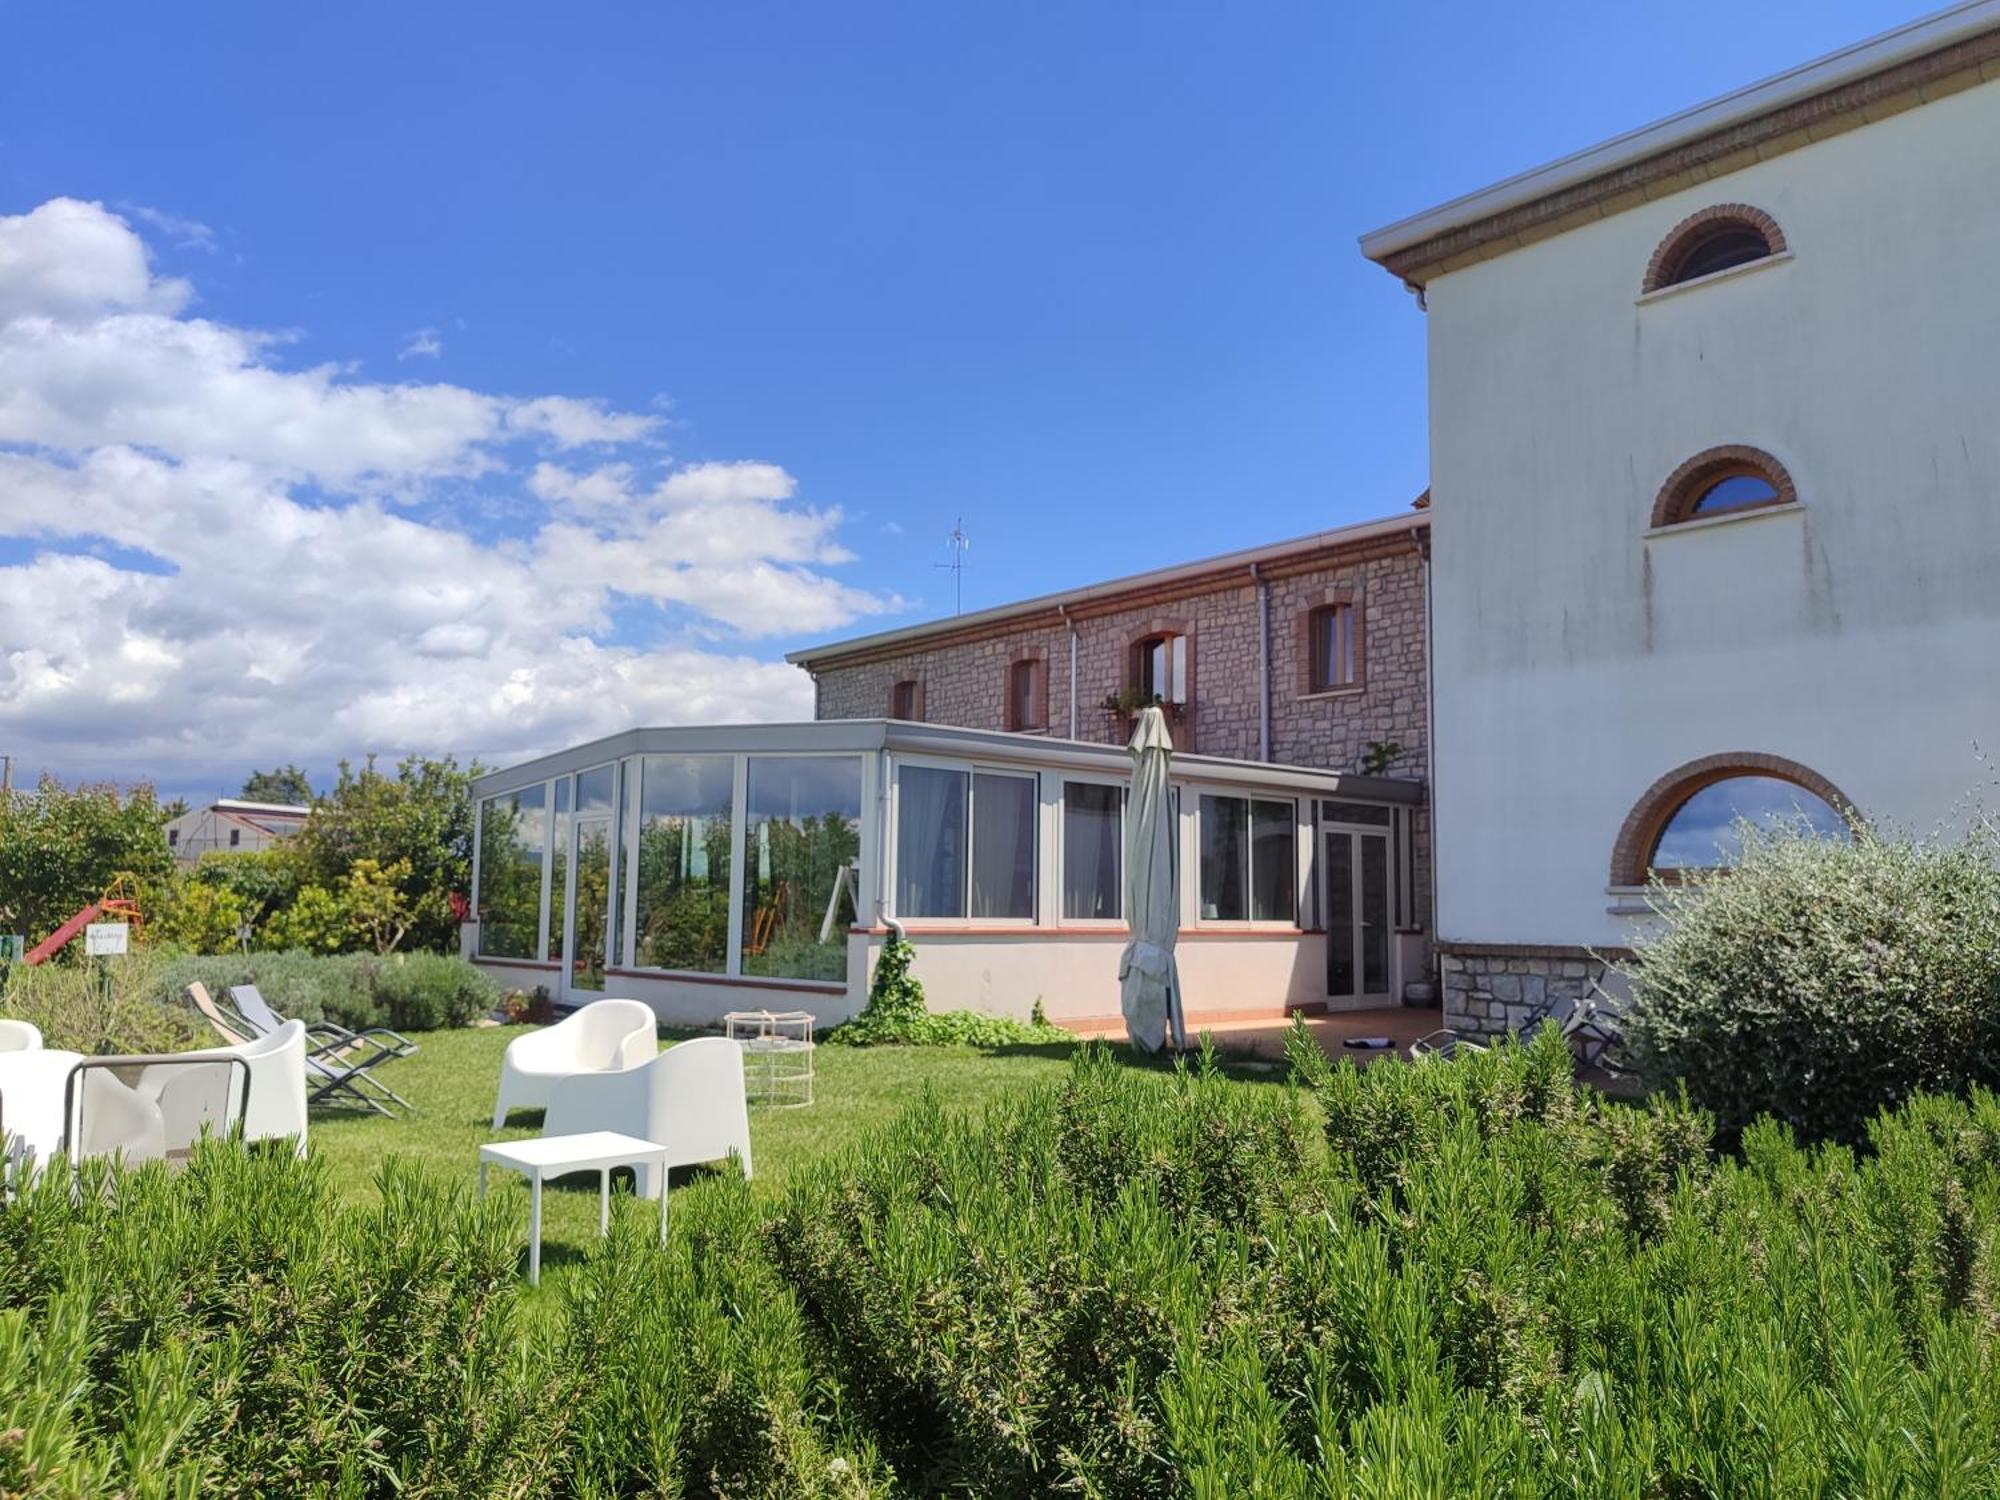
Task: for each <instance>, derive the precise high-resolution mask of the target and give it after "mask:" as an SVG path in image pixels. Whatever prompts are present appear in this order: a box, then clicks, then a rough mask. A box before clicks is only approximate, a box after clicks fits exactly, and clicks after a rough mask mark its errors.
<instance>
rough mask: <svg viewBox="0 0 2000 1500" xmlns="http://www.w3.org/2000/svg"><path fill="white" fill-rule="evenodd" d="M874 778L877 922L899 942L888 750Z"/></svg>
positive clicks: (899, 931) (900, 924) (901, 931)
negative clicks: (893, 903) (892, 890)
mask: <svg viewBox="0 0 2000 1500" xmlns="http://www.w3.org/2000/svg"><path fill="white" fill-rule="evenodd" d="M880 757H881V758H880V760H879V762H878V770H877V774H876V777H875V801H876V804H877V808H876V814H875V827H876V829H877V831H878V833H879V835H880V837H879V840H878V841H877V843H876V846H875V925H876V926H878V927H886V928H888V929H889V931H890V932H891V933H892V934H893V935H894V936H895V939H896V941H897V942H899V943H900V942H902V941H903V924H902V923H901V922H898V921H897V920H896V919H895V918H894V917H892V916H890V915H889V833H890V829H889V752H888V751H887V750H883V751H881V752H880Z"/></svg>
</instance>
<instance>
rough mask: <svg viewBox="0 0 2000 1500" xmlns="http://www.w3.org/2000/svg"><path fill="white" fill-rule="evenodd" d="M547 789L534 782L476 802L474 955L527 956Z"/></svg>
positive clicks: (537, 902) (537, 896)
mask: <svg viewBox="0 0 2000 1500" xmlns="http://www.w3.org/2000/svg"><path fill="white" fill-rule="evenodd" d="M547 791H548V789H547V787H546V786H544V785H542V784H541V783H539V782H537V783H536V784H535V785H534V786H530V787H523V788H522V789H521V790H520V791H518V792H509V793H508V794H507V795H506V796H504V797H488V798H487V799H486V800H485V801H483V802H481V803H480V804H479V890H478V891H477V892H476V893H475V896H474V909H475V910H476V911H477V912H478V913H479V951H480V952H481V953H483V954H485V955H486V956H487V957H489V958H533V957H534V956H535V935H536V934H535V924H536V914H537V913H538V912H539V911H540V910H541V902H542V842H543V839H544V838H545V837H546V835H547V832H548V829H547V823H548V817H547V804H546V802H545V801H544V800H543V799H544V798H545V797H546V795H547Z"/></svg>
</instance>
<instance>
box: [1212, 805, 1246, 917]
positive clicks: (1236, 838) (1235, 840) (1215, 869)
mask: <svg viewBox="0 0 2000 1500" xmlns="http://www.w3.org/2000/svg"><path fill="white" fill-rule="evenodd" d="M1200 816H1201V915H1202V918H1203V920H1204V921H1209V922H1241V921H1242V920H1244V918H1246V917H1248V916H1249V915H1250V861H1249V859H1248V858H1247V851H1246V850H1245V849H1244V847H1243V845H1244V840H1245V838H1246V836H1247V834H1248V825H1249V819H1250V804H1249V803H1248V802H1247V801H1246V800H1245V799H1244V798H1242V797H1203V798H1202V799H1201V812H1200Z"/></svg>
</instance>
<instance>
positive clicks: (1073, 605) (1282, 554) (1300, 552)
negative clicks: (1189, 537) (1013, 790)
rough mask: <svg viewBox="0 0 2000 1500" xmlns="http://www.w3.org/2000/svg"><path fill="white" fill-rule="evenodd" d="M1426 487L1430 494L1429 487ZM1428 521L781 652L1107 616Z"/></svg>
mask: <svg viewBox="0 0 2000 1500" xmlns="http://www.w3.org/2000/svg"><path fill="white" fill-rule="evenodd" d="M1425 493H1426V494H1428V493H1429V491H1428V490H1427V491H1425ZM1429 526H1430V515H1429V512H1428V511H1427V510H1419V511H1418V512H1417V513H1416V514H1415V515H1400V516H1388V517H1385V518H1384V519H1382V520H1378V521H1361V522H1357V523H1356V524H1354V525H1352V526H1337V527H1334V528H1333V529H1331V530H1328V531H1315V532H1313V533H1312V534H1311V535H1309V536H1301V537H1294V538H1292V539H1291V540H1290V541H1284V542H1272V543H1269V544H1267V545H1265V546H1262V547H1249V548H1245V549H1244V550H1243V551H1240V552H1225V553H1223V554H1222V555H1220V556H1218V557H1204V558H1201V559H1199V560H1197V561H1195V562H1188V563H1179V564H1176V565H1175V566H1173V567H1170V568H1155V569H1153V570H1152V571H1150V572H1146V573H1132V574H1128V575H1127V576H1125V577H1123V578H1113V579H1111V580H1109V581H1108V582H1104V583H1090V584H1085V585H1083V586H1082V587H1081V588H1073V589H1065V590H1063V591H1062V592H1061V593H1055V594H1040V595H1037V596H1036V597H1034V598H1032V599H1023V600H1020V601H1018V602H1017V603H1013V604H999V605H995V606H994V607H993V608H991V609H980V610H972V611H970V612H968V613H966V614H962V615H951V616H948V617H946V618H945V619H941V620H927V621H925V622H923V623H922V624H920V625H906V626H904V627H902V628H901V629H899V630H884V631H880V632H878V633H876V634H874V635H864V636H857V637H855V638H854V639H852V640H845V641H831V642H829V643H827V644H826V645H823V646H811V647H808V648H806V649H805V650H803V651H793V652H791V653H789V654H788V655H787V656H786V657H785V660H786V661H788V662H791V663H792V664H793V665H794V666H800V667H804V668H806V669H807V670H808V671H813V670H817V669H819V668H821V667H825V666H830V665H832V664H834V663H836V662H850V661H854V660H858V659H863V658H867V657H872V656H878V655H883V654H887V653H890V652H894V651H899V650H902V649H904V648H905V647H909V646H925V647H934V646H937V645H939V644H942V643H943V642H944V641H947V640H960V639H978V638H980V637H981V636H987V635H995V634H1001V633H1004V632H1006V631H1009V630H1017V629H1020V628H1021V627H1022V626H1024V625H1027V624H1032V623H1035V622H1036V621H1037V617H1046V618H1047V620H1049V621H1050V622H1057V623H1059V622H1061V621H1063V620H1066V619H1075V618H1083V617H1087V616H1089V615H1093V614H1109V613H1112V612H1114V611H1116V610H1120V609H1127V608H1130V607H1131V606H1132V605H1133V604H1134V603H1135V602H1137V601H1139V600H1141V599H1147V600H1151V599H1158V598H1162V597H1186V596H1188V595H1192V594H1198V593H1203V592H1206V591H1207V590H1209V589H1212V588H1214V587H1215V586H1216V584H1217V583H1218V582H1220V581H1221V580H1222V579H1223V578H1225V577H1226V576H1227V575H1229V574H1233V573H1241V572H1243V571H1246V570H1249V569H1259V570H1262V571H1264V572H1266V573H1267V574H1270V575H1271V576H1278V575H1280V574H1282V573H1284V572H1288V571H1304V570H1306V569H1308V568H1311V567H1315V566H1317V565H1318V564H1319V563H1320V562H1322V561H1327V560H1337V559H1338V558H1340V557H1341V556H1343V555H1347V554H1353V553H1355V552H1363V553H1368V554H1370V555H1372V551H1373V550H1379V549H1380V548H1381V547H1383V546H1384V545H1386V546H1387V547H1389V548H1391V549H1394V548H1396V547H1398V546H1399V545H1401V544H1402V540H1403V539H1404V538H1406V537H1408V536H1409V535H1410V533H1411V532H1413V531H1422V530H1426V529H1427V528H1428V527H1429Z"/></svg>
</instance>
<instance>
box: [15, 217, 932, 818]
mask: <svg viewBox="0 0 2000 1500" xmlns="http://www.w3.org/2000/svg"><path fill="white" fill-rule="evenodd" d="M135 216H136V215H135ZM188 301H189V292H188V289H187V288H186V287H185V286H184V285H182V284H180V283H175V282H169V281H164V280H162V279H161V278H159V277H157V276H154V275H153V274H152V272H151V270H150V267H149V265H148V262H147V258H146V252H145V246H144V243H143V242H142V241H141V239H140V238H139V236H138V235H137V234H135V233H134V232H133V230H132V229H131V227H130V226H129V225H128V224H126V223H125V222H124V221H122V220H121V219H119V218H118V217H117V216H116V215H114V214H111V213H109V212H107V211H106V210H104V209H103V208H101V207H98V206H96V205H92V204H84V203H77V202H73V201H70V200H57V201H55V202H53V203H50V204H44V205H43V206H42V207H41V208H38V209H36V210H34V211H33V212H32V213H28V214H23V215H19V216H15V217H12V218H8V217H4V216H0V536H12V537H17V538H21V537H24V538H28V539H31V540H32V541H34V542H36V543H38V544H40V545H39V550H37V551H35V552H34V553H33V554H32V555H31V556H30V557H29V558H28V560H26V561H23V562H19V563H15V564H13V565H11V566H5V567H0V738H4V739H5V740H6V741H7V742H8V744H9V748H10V749H13V750H16V751H17V752H18V753H20V754H21V755H22V756H23V758H24V760H25V762H26V763H27V766H28V768H29V769H30V771H32V770H33V769H35V768H36V767H37V765H38V764H40V765H46V766H48V767H49V768H51V769H56V770H59V771H61V772H63V773H64V774H67V775H71V776H75V775H79V774H85V773H89V774H109V775H116V776H120V777H132V776H139V775H151V776H154V777H156V778H159V779H161V780H164V781H168V782H183V783H184V782H186V781H188V780H190V779H202V780H214V779H215V778H216V777H218V776H219V777H221V778H223V779H224V781H225V782H226V780H227V779H228V778H229V777H231V776H234V775H240V774H241V768H242V767H244V766H246V765H248V764H252V763H257V762H261V761H272V760H300V761H304V762H306V763H320V764H324V763H326V762H327V761H329V760H331V759H332V758H334V757H335V756H338V755H343V754H345V755H355V754H360V753H364V752H366V751H369V750H378V751H381V752H384V753H385V754H395V753H399V752H402V751H407V750H425V751H442V750H453V751H456V752H458V753H460V754H461V755H473V754H478V755H482V756H485V757H486V758H487V759H488V760H489V761H492V760H495V759H502V760H504V759H508V758H512V757H515V756H517V755H520V754H524V753H530V752H533V751H536V750H541V749H546V748H550V747H553V746H556V745H560V744H564V743H570V742H574V741H577V740H581V739H584V738H588V737H591V736H595V735H599V734H604V733H608V732H611V731H613V730H615V729H619V728H624V727H628V726H630V725H632V724H634V723H685V722H697V721H741V720H750V719H772V718H800V717H808V716H810V713H811V690H810V684H809V682H808V681H807V679H806V678H805V676H804V675H803V674H802V673H799V672H797V671H795V670H794V669H792V668H790V667H788V666H785V665H783V664H782V663H774V662H770V661H767V660H763V659H760V658H759V657H758V656H757V655H755V654H752V653H751V652H750V651H748V650H747V649H745V648H744V647H743V646H741V645H737V644H732V638H733V639H735V640H750V639H757V640H768V639H773V638H776V637H780V636H794V635H798V634H803V633H820V632H824V631H827V630H833V629H838V628H840V627H842V626H844V625H846V624H848V623H850V622H852V621H854V620H855V619H857V618H859V617H861V616H863V615H868V614H872V613H876V612H879V611H881V610H884V609H888V608H894V607H896V605H897V601H894V600H890V599H883V598H880V597H878V596H875V595H872V594H870V593H868V592H865V591H863V590H859V589H856V588H854V587H852V586H850V585H847V584H845V583H842V582H841V581H839V580H838V579H837V578H835V577H833V576H832V575H831V574H830V573H829V572H827V571H826V570H827V569H828V568H830V567H832V566H834V565H837V564H839V563H841V562H844V561H846V560H848V557H849V554H848V553H847V552H846V550H845V549H844V548H843V547H842V546H841V545H840V543H839V541H838V538H837V532H838V529H839V526H840V523H841V517H840V512H839V511H838V510H837V509H833V508H815V507H812V506H808V505H804V504H801V503H799V501H798V499H797V491H798V486H797V483H796V481H795V480H794V479H793V477H792V476H791V475H790V474H788V473H786V472H785V470H784V469H782V468H781V467H779V466H777V465H775V464H770V463H763V462H745V463H701V464H693V465H688V466H683V467H675V466H674V465H672V464H671V462H670V461H669V460H667V458H666V457H665V456H664V454H663V451H662V450H661V449H660V448H659V447H658V445H657V437H656V434H657V431H658V426H659V423H660V421H661V418H660V417H659V416H657V415H655V414H636V413H630V412H623V411H619V410H617V409H615V408H614V407H612V406H610V405H608V404H606V403H604V402H601V401H596V400H590V399H585V398H578V397H574V396H535V397H528V398H519V397H512V396H504V395H496V394H490V393H485V392H479V391H474V390H470V389H467V388H464V387H460V386H455V385H449V384H438V383H431V384H415V383H411V384H385V383H376V382H368V381H364V380H361V379H358V378H356V377H354V376H353V375H352V374H350V373H349V372H348V371H346V370H344V369H342V368H338V367H334V366H328V365H322V366H317V367H313V368H308V369H289V368H286V367H285V366H284V365H283V364H282V363H281V362H280V359H279V355H280V354H281V352H282V348H283V341H282V340H280V339H279V338H277V337H275V336H273V335H271V334H269V333H267V332H264V331H260V330H256V329H246V328H239V327H233V326H230V325H227V324H223V323H220V322H216V321H212V320H209V319H204V318H196V317H192V316H189V315H187V314H186V313H185V311H184V309H185V308H186V306H187V304H188ZM565 452H569V453H578V452H582V453H587V454H588V455H589V456H590V459H591V461H589V462H585V463H582V464H576V463H574V462H573V461H572V463H569V464H565V463H563V462H561V461H560V455H561V454H563V453H565ZM445 484H449V486H450V488H449V489H441V488H440V486H441V485H445ZM467 486H470V490H471V495H470V498H468V496H467V493H466V489H467ZM391 501H393V502H394V508H391V504H390V502H391ZM427 501H437V502H439V503H435V504H426V503H425V502H427ZM523 502H527V508H526V509H525V510H523ZM538 507H539V517H540V518H539V519H532V520H530V522H529V523H528V524H526V525H524V526H520V527H517V528H516V529H515V530H514V531H513V532H511V533H510V534H509V535H506V536H504V537H502V538H500V539H497V540H495V539H491V538H490V537H484V536H475V535H474V534H472V533H471V532H470V531H468V530H466V529H462V527H461V526H460V525H458V524H457V523H456V522H455V521H454V520H453V519H450V518H452V517H456V516H458V515H463V514H470V513H477V514H481V515H494V514H499V515H521V514H527V515H529V516H531V517H533V516H535V515H537V514H538ZM432 516H442V517H445V518H446V519H440V520H430V519H420V517H432ZM91 554H95V555H91ZM633 604H636V605H638V606H639V607H640V608H639V611H638V614H637V616H636V618H637V619H640V620H647V621H651V622H653V623H651V624H650V625H647V626H644V627H640V628H637V629H635V628H634V627H633V626H632V624H631V621H632V620H633V619H634V618H635V616H634V614H633V612H632V611H631V610H630V609H628V608H626V607H625V606H628V605H633ZM765 649H766V650H768V648H765Z"/></svg>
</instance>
